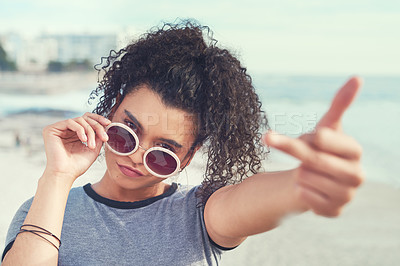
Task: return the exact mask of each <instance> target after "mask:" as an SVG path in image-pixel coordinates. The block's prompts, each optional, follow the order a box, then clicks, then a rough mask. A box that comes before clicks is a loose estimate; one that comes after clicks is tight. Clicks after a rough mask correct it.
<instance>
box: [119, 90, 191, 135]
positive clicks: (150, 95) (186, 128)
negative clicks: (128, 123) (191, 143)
mask: <svg viewBox="0 0 400 266" xmlns="http://www.w3.org/2000/svg"><path fill="white" fill-rule="evenodd" d="M116 115H118V116H121V115H122V116H127V117H129V116H133V117H134V118H135V119H136V120H137V122H139V123H140V126H142V127H143V130H144V131H145V132H151V131H158V132H160V133H161V132H162V134H168V135H186V134H190V135H193V134H194V132H195V124H196V121H197V119H196V117H195V115H194V114H191V113H188V112H186V111H184V110H182V109H179V108H174V107H170V106H166V105H165V104H164V103H163V102H162V100H161V98H160V96H159V95H158V94H157V93H155V92H153V91H152V90H150V89H149V88H147V87H146V86H142V87H140V88H138V89H136V90H135V91H134V92H132V93H130V94H128V95H126V96H125V98H124V100H123V101H122V103H121V105H120V106H119V107H118V110H117V112H116ZM134 122H135V121H134Z"/></svg>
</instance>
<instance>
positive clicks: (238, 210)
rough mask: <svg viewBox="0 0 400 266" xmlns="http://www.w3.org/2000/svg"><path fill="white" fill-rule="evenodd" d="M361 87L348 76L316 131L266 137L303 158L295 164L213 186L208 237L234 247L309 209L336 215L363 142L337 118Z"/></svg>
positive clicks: (351, 186)
mask: <svg viewBox="0 0 400 266" xmlns="http://www.w3.org/2000/svg"><path fill="white" fill-rule="evenodd" d="M360 86H361V80H360V79H359V78H352V79H350V80H349V81H348V82H347V83H346V84H345V85H344V86H343V87H342V88H341V89H340V90H339V91H338V93H337V95H336V96H335V98H334V100H333V102H332V105H331V107H330V109H329V110H328V112H327V113H326V114H325V116H324V117H323V118H322V119H321V121H320V122H319V123H318V125H317V127H316V129H315V131H314V132H313V133H310V134H305V135H302V136H301V137H299V138H297V139H292V138H289V137H286V136H282V135H277V134H274V133H271V132H270V133H269V134H267V135H266V136H265V138H264V141H265V142H266V143H267V144H268V145H270V146H272V147H274V148H276V149H279V150H281V151H283V152H285V153H288V154H290V155H292V156H294V157H296V158H298V159H299V160H300V161H301V164H300V166H299V167H298V168H295V169H292V170H289V171H281V172H272V173H260V174H256V175H254V176H251V177H249V178H247V179H245V180H244V181H243V182H242V183H240V184H237V185H232V186H227V187H223V188H221V189H219V190H217V191H216V192H215V193H214V194H213V195H211V197H210V198H209V200H208V201H207V203H206V206H205V210H204V219H205V223H206V228H207V232H208V234H209V235H210V237H211V239H212V240H213V241H214V242H216V243H217V244H219V245H220V246H224V247H234V246H237V245H238V244H240V243H241V242H242V241H243V240H244V239H246V237H247V236H250V235H254V234H258V233H262V232H266V231H269V230H271V229H273V228H275V227H276V226H278V225H279V223H280V221H281V220H282V218H283V217H285V216H287V215H289V214H294V213H300V212H304V211H307V210H312V211H313V212H314V213H316V214H318V215H322V216H327V217H336V216H338V215H339V214H340V212H341V210H342V209H343V207H344V205H345V204H346V203H348V202H349V201H350V200H351V199H352V198H353V195H354V192H355V190H356V188H357V187H358V186H359V185H360V184H361V183H362V180H363V178H364V177H363V176H364V175H363V171H362V169H361V163H360V159H361V153H362V149H361V146H360V145H359V144H358V143H357V142H356V141H355V140H354V139H353V138H351V137H349V136H347V135H344V134H343V132H342V128H341V118H342V115H343V113H344V112H345V110H346V109H347V108H348V107H349V106H350V104H351V103H352V101H353V100H354V98H355V96H356V94H357V91H358V90H359V88H360Z"/></svg>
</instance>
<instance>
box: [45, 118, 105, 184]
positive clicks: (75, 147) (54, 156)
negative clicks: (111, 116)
mask: <svg viewBox="0 0 400 266" xmlns="http://www.w3.org/2000/svg"><path fill="white" fill-rule="evenodd" d="M110 123H111V121H109V120H108V119H107V118H105V117H103V116H100V115H97V114H92V113H86V114H84V115H83V116H82V117H77V118H73V119H68V120H64V121H60V122H57V123H55V124H52V125H49V126H47V127H45V128H44V130H43V138H44V143H45V150H46V157H47V165H46V170H45V172H47V173H48V174H50V175H51V176H54V175H56V176H65V177H66V178H67V179H68V180H69V181H71V184H72V182H73V181H75V179H76V178H77V177H79V176H80V175H82V174H83V173H85V172H86V171H87V169H89V167H90V166H91V165H92V164H93V162H94V161H95V160H96V158H97V156H98V155H99V153H100V150H101V147H102V144H103V142H105V141H107V140H108V136H107V134H106V132H105V127H106V126H107V125H109V124H110Z"/></svg>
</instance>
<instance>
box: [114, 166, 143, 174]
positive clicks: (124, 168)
mask: <svg viewBox="0 0 400 266" xmlns="http://www.w3.org/2000/svg"><path fill="white" fill-rule="evenodd" d="M118 167H119V170H120V171H121V172H122V173H123V174H124V175H126V176H129V177H141V176H143V174H142V173H141V172H140V171H139V170H136V169H133V168H132V167H129V166H125V165H119V164H118Z"/></svg>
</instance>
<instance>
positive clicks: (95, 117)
mask: <svg viewBox="0 0 400 266" xmlns="http://www.w3.org/2000/svg"><path fill="white" fill-rule="evenodd" d="M83 117H88V118H91V119H93V120H95V121H97V122H98V123H100V124H101V125H103V126H108V125H109V124H111V121H110V120H109V119H107V118H105V117H104V116H102V115H98V114H95V113H89V112H87V113H85V114H84V115H83Z"/></svg>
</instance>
